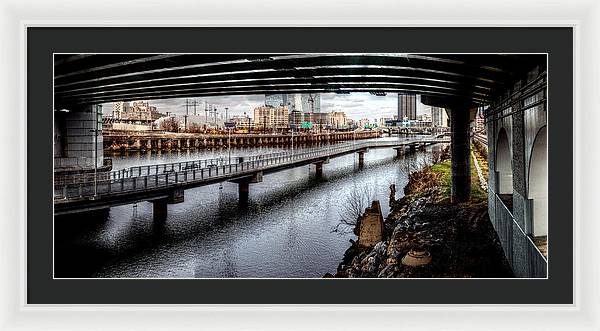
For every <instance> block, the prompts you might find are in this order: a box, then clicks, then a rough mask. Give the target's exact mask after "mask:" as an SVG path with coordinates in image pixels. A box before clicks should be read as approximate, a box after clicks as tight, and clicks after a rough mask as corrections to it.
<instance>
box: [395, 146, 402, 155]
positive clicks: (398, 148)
mask: <svg viewBox="0 0 600 331" xmlns="http://www.w3.org/2000/svg"><path fill="white" fill-rule="evenodd" d="M394 149H395V150H396V157H401V156H403V155H404V146H401V147H396V148H394Z"/></svg>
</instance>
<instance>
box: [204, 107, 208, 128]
mask: <svg viewBox="0 0 600 331" xmlns="http://www.w3.org/2000/svg"><path fill="white" fill-rule="evenodd" d="M204 115H205V120H204V123H205V124H206V125H208V102H207V101H204Z"/></svg>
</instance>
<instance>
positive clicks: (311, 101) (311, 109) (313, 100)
mask: <svg viewBox="0 0 600 331" xmlns="http://www.w3.org/2000/svg"><path fill="white" fill-rule="evenodd" d="M300 100H301V104H302V112H303V113H320V112H321V94H319V93H304V94H302V95H301V97H300Z"/></svg>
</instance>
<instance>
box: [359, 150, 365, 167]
mask: <svg viewBox="0 0 600 331" xmlns="http://www.w3.org/2000/svg"><path fill="white" fill-rule="evenodd" d="M366 152H367V151H366V150H364V151H359V152H358V168H359V169H362V168H363V167H364V166H365V153H366Z"/></svg>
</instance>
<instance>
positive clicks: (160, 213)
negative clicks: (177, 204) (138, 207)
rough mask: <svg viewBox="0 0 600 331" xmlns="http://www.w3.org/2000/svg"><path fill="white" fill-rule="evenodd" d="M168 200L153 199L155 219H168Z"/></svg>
mask: <svg viewBox="0 0 600 331" xmlns="http://www.w3.org/2000/svg"><path fill="white" fill-rule="evenodd" d="M167 200H168V199H157V200H153V201H152V216H153V219H154V221H164V220H166V219H167Z"/></svg>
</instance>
